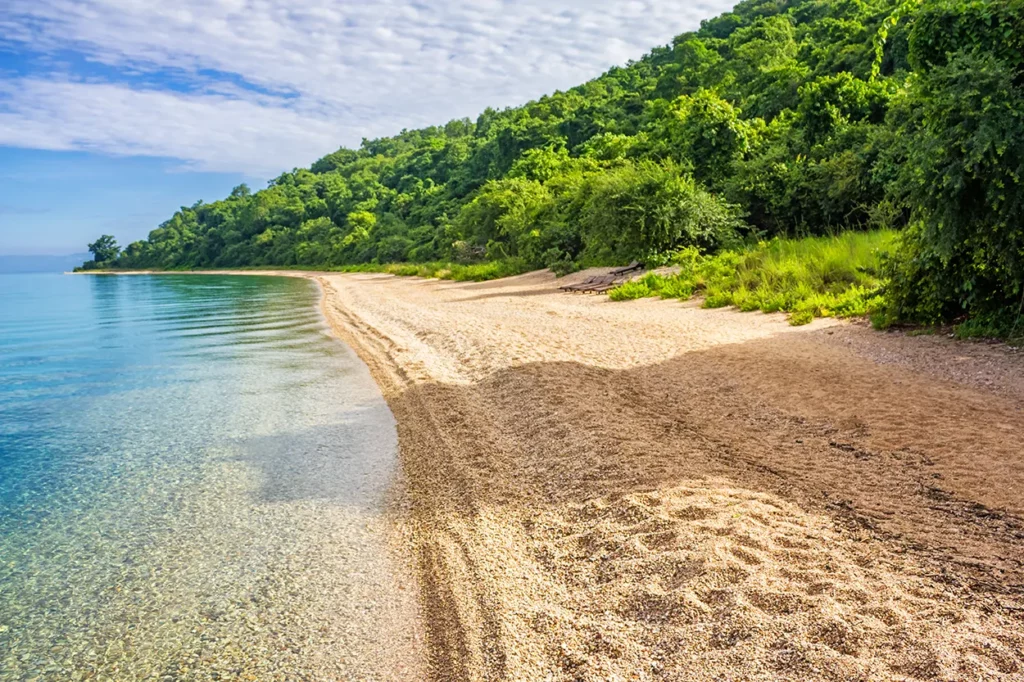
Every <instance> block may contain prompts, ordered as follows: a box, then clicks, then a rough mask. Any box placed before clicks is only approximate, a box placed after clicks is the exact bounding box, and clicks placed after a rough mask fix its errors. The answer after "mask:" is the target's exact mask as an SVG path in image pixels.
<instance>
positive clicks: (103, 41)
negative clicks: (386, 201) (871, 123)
mask: <svg viewBox="0 0 1024 682" xmlns="http://www.w3.org/2000/svg"><path fill="white" fill-rule="evenodd" d="M3 4H4V7H3V9H0V36H2V37H0V47H3V48H5V49H6V50H9V51H15V52H18V53H21V54H23V55H27V58H29V59H30V60H31V63H32V64H33V65H34V66H33V67H32V68H30V69H23V70H22V71H21V72H19V73H18V74H16V75H15V76H13V77H9V78H5V80H4V81H3V82H2V84H0V144H3V145H9V146H21V147H30V148H41V149H59V150H71V149H73V150H88V151H97V152H102V153H108V154H122V155H124V154H132V155H133V154H141V155H151V156H165V157H171V158H176V159H180V160H182V161H183V162H184V163H185V164H187V165H188V166H190V167H193V168H197V169H202V170H218V171H241V172H245V173H248V174H273V173H276V172H278V171H280V170H282V169H285V168H291V167H293V166H296V165H305V164H308V163H309V162H310V161H312V160H313V159H315V158H317V157H318V156H320V155H322V154H324V153H326V152H328V151H331V150H333V149H334V148H336V147H338V146H340V145H348V146H353V145H357V144H358V143H359V140H360V139H361V138H362V137H377V136H381V135H388V134H393V133H395V132H398V130H400V129H402V128H413V127H419V126H422V125H429V124H435V123H443V122H445V121H447V120H450V119H452V118H458V117H462V116H475V115H476V114H477V113H479V112H480V111H482V110H483V109H484V108H485V107H487V106H493V107H503V106H509V105H515V104H519V103H522V102H525V101H527V100H530V99H534V98H536V97H539V96H540V95H542V94H544V93H547V92H552V91H554V90H556V89H564V88H567V87H571V86H573V85H576V84H578V83H580V82H583V81H584V80H587V79H589V78H592V77H594V76H596V75H598V74H599V73H601V72H602V71H604V70H605V69H607V68H608V67H610V66H612V65H615V64H622V63H625V62H626V61H627V60H629V59H631V58H639V57H640V56H641V55H642V54H644V53H645V52H647V51H648V50H650V48H651V47H653V46H655V45H659V44H665V43H667V42H668V41H669V40H670V39H671V38H672V37H673V36H674V35H675V34H677V33H680V32H683V31H685V30H690V29H693V28H696V27H697V26H698V24H699V22H700V20H701V19H703V18H707V17H710V16H714V15H716V14H718V13H720V12H722V11H724V10H726V9H728V8H729V7H730V6H731V4H732V3H731V0H728V1H723V0H706V1H705V2H676V1H661V2H655V1H653V0H632V1H627V2H616V1H611V0H589V1H580V0H547V1H542V0H516V1H515V2H512V1H511V0H508V1H503V0H449V1H447V2H439V1H431V2H427V1H425V0H382V1H378V2H373V3H367V2H355V1H352V0H333V1H331V0H307V1H305V2H294V1H289V0H177V1H176V2H173V3H156V2H151V3H145V5H146V6H143V3H139V2H135V1H133V0H7V1H6V2H5V3H3Z"/></svg>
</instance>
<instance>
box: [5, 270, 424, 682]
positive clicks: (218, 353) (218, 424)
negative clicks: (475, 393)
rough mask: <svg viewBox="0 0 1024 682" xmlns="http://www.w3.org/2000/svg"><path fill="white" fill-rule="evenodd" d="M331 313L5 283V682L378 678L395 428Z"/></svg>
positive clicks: (189, 280) (143, 288)
mask: <svg viewBox="0 0 1024 682" xmlns="http://www.w3.org/2000/svg"><path fill="white" fill-rule="evenodd" d="M318 296H319V293H318V291H317V289H316V286H315V285H314V284H313V283H312V282H309V281H306V280H297V279H287V278H277V277H248V276H239V277H226V276H195V275H181V276H177V275H162V276H131V277H129V276H118V277H102V276H100V277H94V276H89V277H84V276H79V277H71V276H60V275H0V680H22V679H33V678H36V677H38V678H39V679H46V680H49V679H53V680H75V679H125V680H134V679H159V680H179V679H258V680H267V679H310V680H314V679H315V680H319V679H325V680H327V679H338V678H339V677H349V676H351V677H354V678H356V677H357V678H359V679H366V678H373V677H378V676H380V677H381V679H385V678H386V676H385V675H383V674H382V673H380V665H379V664H378V663H377V662H375V661H373V660H371V659H373V658H375V653H374V652H377V651H379V649H380V646H379V645H380V642H381V638H382V637H383V638H387V637H388V629H389V627H393V625H394V622H393V621H396V620H397V619H401V618H402V617H404V614H403V613H402V609H403V608H405V607H404V605H402V604H390V603H387V600H386V599H384V600H382V599H376V600H375V599H374V595H380V594H383V593H389V592H390V591H392V590H393V589H394V585H395V581H396V580H397V578H396V576H395V575H394V574H393V572H392V571H391V567H390V564H389V563H388V558H387V556H386V552H385V550H384V549H383V548H382V546H381V538H382V533H383V530H382V526H381V523H382V522H381V521H380V511H381V505H382V500H383V496H384V494H385V491H386V490H387V487H388V484H389V482H390V480H391V477H392V475H393V471H394V467H395V452H396V436H395V431H394V424H393V422H392V419H391V415H390V412H389V411H388V410H387V407H386V405H385V404H384V402H383V399H382V398H381V397H380V395H379V393H378V392H377V390H376V387H375V386H374V384H373V383H372V380H371V378H370V377H369V374H368V372H367V371H366V369H365V367H364V366H363V365H361V364H360V363H359V362H358V360H356V359H355V357H354V356H353V354H352V353H351V352H350V351H349V350H348V349H347V348H346V347H345V346H344V345H342V344H341V343H340V342H338V341H336V340H334V339H333V338H331V337H329V336H328V335H327V332H326V328H325V325H324V322H323V320H322V318H321V315H320V313H319V310H318V306H317V305H316V301H317V298H318ZM381 602H384V603H383V604H382V603H381Z"/></svg>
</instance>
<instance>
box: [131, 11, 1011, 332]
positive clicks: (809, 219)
mask: <svg viewBox="0 0 1024 682" xmlns="http://www.w3.org/2000/svg"><path fill="white" fill-rule="evenodd" d="M1021 7H1022V3H1021V2H1020V0H998V1H995V2H954V1H951V0H941V1H933V0H928V1H926V2H920V1H915V0H910V1H909V2H903V3H900V2H896V1H895V0H843V1H839V2H835V1H832V0H748V1H747V2H743V3H741V4H739V5H738V6H737V7H736V8H735V9H734V10H733V11H732V12H729V13H726V14H723V15H721V16H719V17H716V18H714V19H710V20H708V21H705V22H703V24H702V26H701V28H700V30H698V31H696V32H692V33H685V34H683V35H680V36H678V37H677V38H676V39H675V40H674V41H673V43H672V45H670V46H666V47H659V48H656V49H654V50H652V51H651V53H650V54H648V55H646V56H645V57H644V58H642V59H641V60H639V61H637V62H633V63H630V64H629V65H627V66H625V67H622V68H614V69H612V70H610V71H609V72H608V73H606V74H604V75H603V76H601V77H599V78H597V79H595V80H593V81H591V82H589V83H586V84H583V85H581V86H579V87H576V88H573V89H571V90H569V91H567V92H558V93H555V94H553V95H551V96H547V97H544V98H541V99H540V100H538V101H536V102H531V103H529V104H526V105H524V106H522V107H518V108H512V109H506V110H504V111H494V110H487V111H485V112H484V113H483V114H481V115H480V117H479V118H478V119H477V120H476V121H475V122H474V121H470V120H456V121H451V122H449V123H448V124H446V125H444V126H438V127H433V128H426V129H422V130H414V131H403V132H402V133H400V134H399V135H396V136H394V137H390V138H383V139H378V140H366V141H364V142H363V144H362V145H361V147H360V148H359V149H357V150H351V149H340V150H338V151H336V152H333V153H331V154H328V155H327V156H325V157H323V158H322V159H320V160H319V161H317V162H316V163H314V164H313V165H312V166H311V168H309V169H297V170H294V171H291V172H288V173H284V174H282V175H281V176H279V177H278V178H276V179H275V180H273V181H272V182H271V183H270V186H269V187H268V188H267V189H264V190H261V191H259V192H255V193H252V192H250V191H249V189H248V188H247V187H245V186H244V185H243V186H240V187H238V188H236V189H235V191H233V192H232V194H231V196H230V197H228V198H226V199H224V200H223V201H218V202H215V203H212V204H203V203H198V204H196V205H194V206H192V207H188V208H182V209H181V210H180V211H179V212H178V213H176V214H175V215H174V216H173V217H171V218H170V219H169V220H168V221H167V222H165V223H164V224H162V225H161V226H160V227H159V228H158V229H156V230H154V231H153V232H152V233H151V234H150V236H149V239H148V240H147V241H144V242H136V243H134V244H132V245H130V246H129V247H128V248H127V250H126V251H125V253H124V254H123V255H122V256H121V258H120V259H119V260H118V261H117V262H116V264H115V265H117V266H120V267H163V268H191V267H232V266H252V265H274V266H295V265H301V266H316V267H336V266H343V265H352V264H360V263H370V262H380V263H384V262H400V261H413V262H424V261H432V260H447V261H455V262H472V261H474V260H485V259H487V260H509V261H513V262H514V263H515V265H516V266H517V267H518V268H521V269H525V268H528V267H546V266H555V267H556V268H564V269H568V268H571V267H573V265H574V264H576V263H584V264H598V263H606V262H612V261H622V260H626V259H630V258H646V259H651V258H652V257H653V258H657V257H658V256H659V255H660V254H664V253H667V252H670V251H672V250H673V249H677V248H679V247H683V246H690V245H692V246H697V247H699V248H701V249H704V250H715V249H717V248H719V247H721V246H723V245H730V244H733V243H737V242H738V241H739V240H742V239H744V238H749V237H755V238H762V237H765V236H772V235H782V234H786V235H788V234H821V233H826V232H832V231H835V230H839V229H847V228H863V227H868V226H877V227H902V226H905V225H908V224H910V225H912V226H913V229H912V230H910V231H909V232H908V236H907V237H906V238H905V241H906V242H907V243H906V244H905V245H904V247H903V249H902V250H901V253H902V254H903V255H902V256H901V257H900V258H898V259H896V260H894V261H892V263H891V264H890V270H891V272H890V278H891V286H890V291H891V292H892V293H891V298H892V305H891V308H892V315H893V316H894V317H899V318H910V319H918V320H923V321H932V320H936V319H941V318H952V317H956V316H958V315H961V314H962V313H964V312H969V313H973V314H976V315H980V316H982V317H985V316H987V318H986V319H989V318H992V319H996V318H998V319H1008V315H1009V313H1008V311H1010V310H1012V309H1014V308H1015V307H1016V306H1015V303H1016V302H1017V301H1018V300H1019V298H1020V294H1021V292H1022V287H1021V283H1022V282H1024V231H1022V230H1020V229H1019V228H1018V227H1016V226H1015V224H1014V223H1013V220H1012V217H1013V216H1014V215H1019V214H1020V213H1019V212H1020V211H1021V210H1022V209H1024V198H1022V197H1024V192H1022V190H1021V185H1020V183H1021V178H1022V177H1024V151H1022V149H1024V118H1022V116H1024V115H1022V113H1021V112H1024V106H1022V104H1024V95H1022V87H1021V86H1022V82H1024V78H1022V73H1024V59H1022V57H1021V54H1022V53H1024V49H1022V48H1024V38H1022V36H1024V30H1022V29H1024V22H1022V16H1024V12H1022V11H1021ZM1015 212H1016V213H1015ZM965 283H966V286H965Z"/></svg>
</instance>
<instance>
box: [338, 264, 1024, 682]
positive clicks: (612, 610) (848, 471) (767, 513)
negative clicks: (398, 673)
mask: <svg viewBox="0 0 1024 682" xmlns="http://www.w3.org/2000/svg"><path fill="white" fill-rule="evenodd" d="M580 276H581V275H576V276H575V277H580ZM318 279H319V281H320V282H321V284H322V286H323V287H324V290H325V292H326V293H325V299H324V306H325V312H326V314H327V316H328V318H329V320H330V321H331V323H332V325H333V327H334V328H335V329H336V330H337V332H338V333H339V335H340V336H342V338H344V339H345V340H346V341H347V342H348V343H350V344H351V345H352V346H353V347H354V348H355V349H356V350H357V352H358V353H359V354H360V356H361V357H362V358H363V359H364V360H365V361H366V362H367V364H368V365H369V366H370V369H371V372H372V374H373V376H374V377H375V378H376V380H377V381H378V383H379V384H380V386H381V388H382V390H383V391H384V394H385V397H386V398H387V400H388V403H389V405H390V407H391V409H392V411H393V413H394V414H395V417H396V419H397V422H398V429H399V442H400V451H401V458H402V466H403V470H404V476H405V485H406V487H407V490H406V493H407V495H408V498H407V504H408V510H409V515H410V520H409V535H408V537H409V538H410V542H412V544H413V545H414V549H415V553H414V559H415V566H416V571H417V574H418V578H419V583H420V590H421V595H420V599H421V610H422V613H423V618H424V621H425V622H424V626H425V630H426V638H427V648H428V658H429V661H428V667H429V674H430V678H431V679H434V680H662V679H664V680H684V679H685V680H755V679H756V680H783V679H801V680H810V679H814V680H894V679H908V680H932V679H946V680H965V679H972V680H977V679H983V680H989V679H991V680H997V679H1021V678H1022V676H1024V655H1022V653H1021V652H1024V457H1022V453H1024V436H1022V429H1021V425H1022V424H1024V413H1022V407H1024V371H1022V370H1024V357H1022V356H1021V355H1018V354H1017V353H1015V352H1014V351H1012V350H1010V349H1007V348H1005V347H1003V346H993V345H983V344H967V343H957V342H953V341H951V340H949V339H946V338H943V337H929V336H918V337H911V336H907V335H904V334H883V333H878V332H875V331H873V330H871V329H868V328H866V327H865V326H863V325H858V324H849V323H838V322H831V321H818V322H816V323H814V324H812V325H810V326H807V327H799V328H794V327H790V326H789V325H788V324H787V322H786V320H785V318H784V317H782V316H780V315H762V314H754V313H739V312H735V311H730V310H704V309H701V308H700V307H699V306H698V305H697V304H696V303H694V302H691V303H680V302H678V301H658V300H644V301H638V302H631V303H613V302H610V301H608V300H607V298H606V297H603V296H600V297H598V296H586V295H571V294H564V293H561V292H559V291H558V289H557V287H558V285H559V284H561V283H564V280H562V281H556V280H555V279H554V277H553V276H551V275H550V274H547V273H534V274H529V275H524V276H521V277H516V278H512V279H508V280H501V281H495V282H487V283H452V282H442V281H433V280H422V279H415V278H408V279H406V278H395V277H391V276H384V275H323V276H319V277H318Z"/></svg>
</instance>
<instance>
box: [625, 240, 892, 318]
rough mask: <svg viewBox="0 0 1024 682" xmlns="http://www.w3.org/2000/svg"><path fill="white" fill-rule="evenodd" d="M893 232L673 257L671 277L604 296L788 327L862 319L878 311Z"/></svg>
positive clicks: (631, 285)
mask: <svg viewBox="0 0 1024 682" xmlns="http://www.w3.org/2000/svg"><path fill="white" fill-rule="evenodd" d="M895 234H896V233H895V232H892V231H889V230H876V231H873V232H846V233H843V234H841V235H839V236H835V237H806V238H803V239H773V240H771V241H769V242H761V243H759V244H757V245H756V246H752V247H749V248H747V249H744V250H740V251H723V252H721V253H718V254H716V255H714V256H702V255H700V254H699V253H698V252H697V251H696V250H695V249H685V250H682V251H680V252H678V253H676V254H675V255H674V256H673V258H672V264H673V265H676V266H678V268H679V272H678V273H677V274H673V275H655V274H648V275H645V276H644V277H642V278H641V279H639V280H635V281H633V282H628V283H626V284H624V285H622V286H620V287H618V288H617V289H613V290H612V291H611V292H610V293H609V297H610V298H611V299H612V300H613V301H624V300H629V299H636V298H644V297H647V296H661V297H662V298H682V299H686V298H690V297H691V296H693V295H694V294H698V293H700V294H703V296H704V306H705V307H707V308H721V307H724V306H730V305H732V306H736V307H737V308H739V309H740V310H744V311H749V310H761V311H763V312H766V313H772V312H779V311H782V312H786V313H789V319H790V323H791V324H795V325H798V324H807V323H808V322H810V321H811V320H813V319H814V318H815V317H851V316H859V315H869V314H871V313H873V312H874V311H875V310H877V309H880V308H881V303H882V301H881V294H880V291H879V289H880V286H881V280H880V266H881V254H882V253H883V252H884V251H885V250H886V249H887V248H888V247H889V245H890V244H891V243H892V240H893V238H894V237H895Z"/></svg>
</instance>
